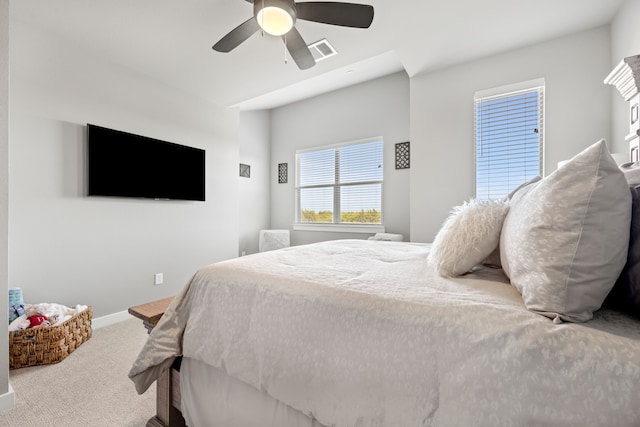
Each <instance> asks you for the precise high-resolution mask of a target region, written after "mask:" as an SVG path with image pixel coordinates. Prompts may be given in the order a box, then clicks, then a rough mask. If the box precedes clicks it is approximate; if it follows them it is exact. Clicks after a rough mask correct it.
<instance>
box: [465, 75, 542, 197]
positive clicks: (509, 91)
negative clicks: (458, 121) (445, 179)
mask: <svg viewBox="0 0 640 427" xmlns="http://www.w3.org/2000/svg"><path fill="white" fill-rule="evenodd" d="M533 91H537V92H538V116H539V120H540V124H539V128H538V129H539V130H538V135H539V144H540V145H539V171H538V175H539V176H544V172H545V161H544V159H545V128H546V126H545V111H546V109H545V96H546V93H545V92H546V86H545V80H544V78H539V79H534V80H527V81H524V82H519V83H514V84H510V85H505V86H499V87H495V88H491V89H486V90H481V91H477V92H475V93H474V96H473V106H474V108H473V119H474V120H473V123H474V126H473V185H474V197H475V198H478V117H477V112H478V108H477V105H478V102H479V101H489V100H491V99H492V98H494V99H498V98H508V97H510V96H517V95H518V94H523V93H526V92H533ZM525 182H526V180H525ZM521 184H522V183H521ZM516 187H517V186H516ZM488 199H489V198H484V197H483V198H479V200H488Z"/></svg>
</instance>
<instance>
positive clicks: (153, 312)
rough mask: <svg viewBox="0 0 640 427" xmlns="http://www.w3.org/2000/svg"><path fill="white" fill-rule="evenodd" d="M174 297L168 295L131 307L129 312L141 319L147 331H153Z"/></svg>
mask: <svg viewBox="0 0 640 427" xmlns="http://www.w3.org/2000/svg"><path fill="white" fill-rule="evenodd" d="M174 298H175V297H168V298H164V299H160V300H157V301H152V302H148V303H146V304H141V305H136V306H135V307H130V308H129V314H131V315H132V316H134V317H137V318H138V319H141V320H142V323H143V324H144V327H145V328H147V332H148V333H151V330H152V329H153V328H155V326H156V325H157V324H158V321H159V320H160V318H161V317H162V315H163V314H164V312H165V311H166V310H167V307H169V304H171V301H173V299H174Z"/></svg>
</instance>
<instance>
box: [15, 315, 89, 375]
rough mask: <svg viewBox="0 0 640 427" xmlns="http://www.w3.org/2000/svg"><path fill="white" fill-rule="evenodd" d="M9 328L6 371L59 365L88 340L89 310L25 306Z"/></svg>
mask: <svg viewBox="0 0 640 427" xmlns="http://www.w3.org/2000/svg"><path fill="white" fill-rule="evenodd" d="M24 308H25V314H24V315H23V316H20V317H19V318H17V319H15V320H14V321H13V322H12V323H11V325H10V326H9V367H10V368H11V369H17V368H25V367H27V366H35V365H46V364H50V363H58V362H60V361H61V360H63V359H64V358H65V357H67V356H68V355H69V354H71V353H72V352H73V351H74V350H75V349H76V348H78V347H79V346H80V344H82V343H83V342H85V341H87V340H88V339H89V338H91V316H92V314H93V313H92V311H91V307H87V306H77V307H76V308H75V309H69V308H68V307H65V306H61V305H59V304H38V305H31V304H25V306H24Z"/></svg>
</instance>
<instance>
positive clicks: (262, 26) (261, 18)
mask: <svg viewBox="0 0 640 427" xmlns="http://www.w3.org/2000/svg"><path fill="white" fill-rule="evenodd" d="M262 10H264V0H262ZM260 20H261V21H262V22H260V28H261V29H262V31H261V32H262V38H264V13H262V14H260Z"/></svg>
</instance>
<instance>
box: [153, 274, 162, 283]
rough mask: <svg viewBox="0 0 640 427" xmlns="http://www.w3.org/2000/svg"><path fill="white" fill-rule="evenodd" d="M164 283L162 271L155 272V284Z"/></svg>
mask: <svg viewBox="0 0 640 427" xmlns="http://www.w3.org/2000/svg"><path fill="white" fill-rule="evenodd" d="M163 283H164V275H163V274H162V273H156V276H155V282H154V284H155V285H162V284H163Z"/></svg>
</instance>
